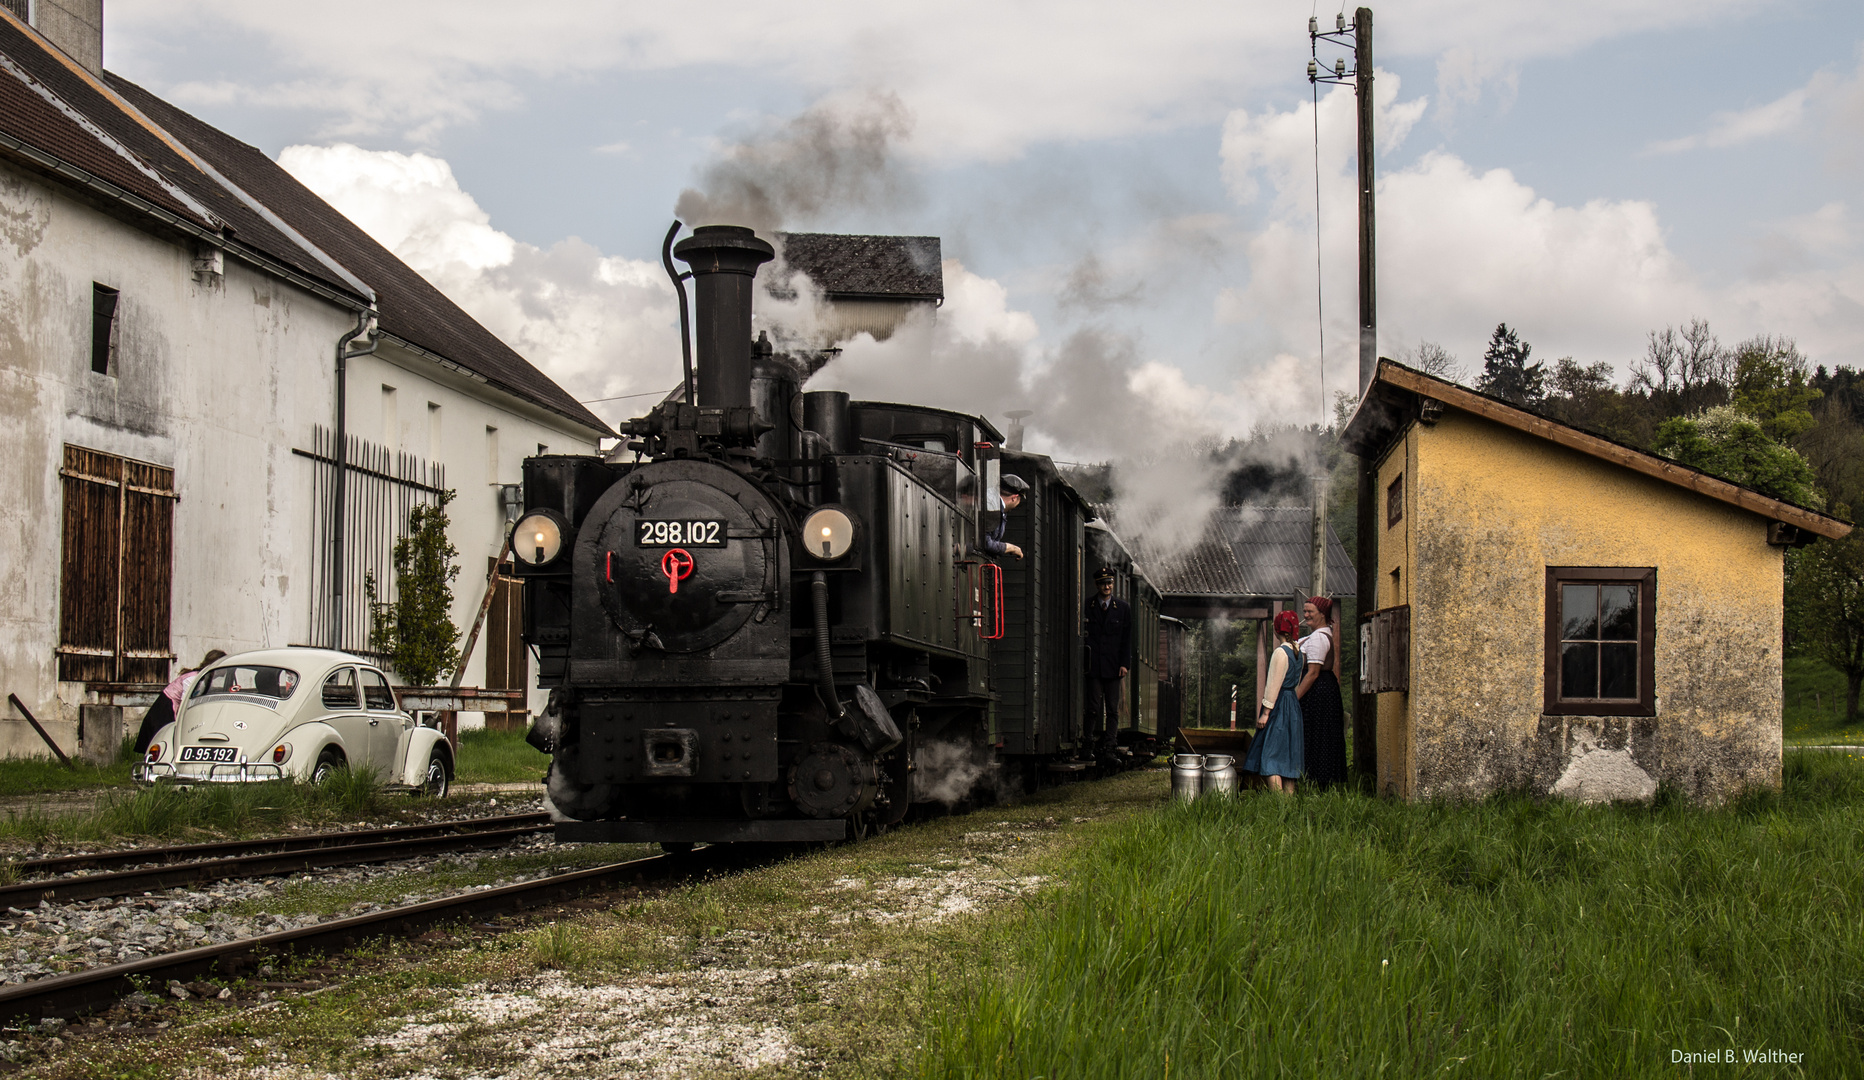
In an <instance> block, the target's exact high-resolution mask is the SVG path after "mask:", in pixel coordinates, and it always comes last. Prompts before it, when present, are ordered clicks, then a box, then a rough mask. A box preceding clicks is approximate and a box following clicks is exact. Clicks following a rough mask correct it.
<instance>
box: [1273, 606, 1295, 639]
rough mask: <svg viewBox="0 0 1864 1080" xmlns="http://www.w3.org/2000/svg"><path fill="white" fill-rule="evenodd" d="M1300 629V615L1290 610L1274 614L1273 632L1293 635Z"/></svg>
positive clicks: (1285, 635)
mask: <svg viewBox="0 0 1864 1080" xmlns="http://www.w3.org/2000/svg"><path fill="white" fill-rule="evenodd" d="M1300 629H1301V617H1300V616H1299V615H1296V614H1295V613H1294V612H1292V611H1284V612H1281V613H1280V614H1278V615H1276V616H1275V632H1276V633H1277V634H1280V635H1282V636H1283V637H1293V636H1294V635H1295V634H1296V633H1297V632H1299V631H1300Z"/></svg>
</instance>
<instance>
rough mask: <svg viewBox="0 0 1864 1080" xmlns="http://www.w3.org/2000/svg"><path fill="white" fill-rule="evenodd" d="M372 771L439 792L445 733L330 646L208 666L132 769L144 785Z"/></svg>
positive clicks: (448, 772)
mask: <svg viewBox="0 0 1864 1080" xmlns="http://www.w3.org/2000/svg"><path fill="white" fill-rule="evenodd" d="M365 764H366V765H370V766H373V767H374V768H375V770H376V772H377V774H378V775H380V776H383V777H385V778H386V783H387V786H388V787H392V788H398V789H401V790H409V791H414V792H417V793H424V794H428V795H433V796H436V797H438V796H442V795H445V794H446V793H447V785H448V783H449V782H450V781H451V779H452V777H453V748H452V746H450V745H449V744H448V743H447V739H446V735H445V734H443V733H442V732H440V731H437V730H435V729H434V728H430V727H425V726H423V725H420V724H417V723H415V721H414V718H413V717H412V716H409V715H408V714H407V713H404V712H402V711H401V710H400V709H399V708H398V707H397V706H396V704H395V693H394V691H393V690H391V689H390V688H389V685H388V678H387V676H385V675H383V674H382V673H381V671H379V670H377V669H376V668H375V667H372V666H371V665H370V664H369V663H368V662H367V661H365V660H362V659H360V658H358V657H355V656H351V655H350V654H348V653H342V652H335V651H333V650H330V649H303V648H294V649H266V650H263V651H260V652H249V653H241V654H239V655H238V656H229V657H226V658H225V659H222V660H220V661H218V662H216V663H215V664H214V665H213V666H212V667H210V668H208V669H207V670H206V671H204V672H202V673H201V674H200V675H199V676H198V677H197V678H196V679H195V680H194V682H193V684H192V685H190V686H189V687H188V694H187V697H186V698H185V699H184V700H183V701H182V705H181V709H180V713H179V716H178V717H177V718H176V720H175V722H174V723H172V724H169V725H168V726H167V727H164V728H163V729H162V730H160V731H158V732H156V734H155V738H154V739H153V740H152V741H151V742H150V743H149V752H148V754H147V755H146V756H145V757H144V759H143V763H142V765H141V766H140V767H139V768H138V770H137V779H139V780H143V781H146V782H155V781H158V780H161V781H171V782H174V783H181V784H196V783H228V782H230V783H239V782H241V781H252V780H280V779H286V778H295V779H298V780H308V781H310V782H311V783H318V782H321V781H322V780H323V779H324V777H326V776H328V775H329V774H330V772H331V770H333V769H338V768H341V767H343V766H345V765H350V766H356V767H360V766H362V765H365Z"/></svg>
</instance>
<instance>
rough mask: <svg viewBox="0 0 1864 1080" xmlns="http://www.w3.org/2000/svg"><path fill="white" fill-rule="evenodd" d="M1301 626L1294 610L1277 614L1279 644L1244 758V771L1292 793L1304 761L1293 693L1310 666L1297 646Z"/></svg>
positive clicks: (1298, 708)
mask: <svg viewBox="0 0 1864 1080" xmlns="http://www.w3.org/2000/svg"><path fill="white" fill-rule="evenodd" d="M1300 629H1301V622H1300V620H1299V619H1298V618H1297V617H1296V616H1295V613H1294V612H1292V611H1284V612H1282V613H1281V614H1279V615H1277V616H1275V636H1276V637H1277V638H1279V639H1280V644H1278V645H1276V646H1275V653H1274V655H1273V656H1272V657H1271V658H1270V660H1269V670H1268V678H1266V679H1264V680H1263V682H1262V700H1261V701H1260V702H1258V703H1257V705H1256V737H1255V740H1254V741H1253V742H1251V743H1250V744H1249V757H1248V758H1246V759H1245V760H1244V761H1243V771H1245V772H1252V773H1257V774H1259V775H1261V776H1263V777H1266V778H1267V779H1268V782H1269V787H1270V788H1271V789H1272V790H1275V791H1282V792H1287V793H1288V794H1290V795H1292V794H1294V782H1295V781H1296V780H1297V779H1299V778H1300V776H1301V772H1302V769H1303V768H1304V765H1305V763H1304V762H1303V760H1302V757H1303V754H1302V745H1303V738H1302V732H1301V699H1300V698H1298V697H1296V696H1295V693H1294V688H1295V687H1296V686H1297V685H1299V684H1300V682H1301V676H1302V674H1303V673H1304V672H1305V670H1306V667H1307V665H1305V664H1303V663H1302V662H1301V654H1300V653H1299V652H1297V651H1296V650H1295V647H1294V636H1295V634H1296V633H1298V632H1299V631H1300Z"/></svg>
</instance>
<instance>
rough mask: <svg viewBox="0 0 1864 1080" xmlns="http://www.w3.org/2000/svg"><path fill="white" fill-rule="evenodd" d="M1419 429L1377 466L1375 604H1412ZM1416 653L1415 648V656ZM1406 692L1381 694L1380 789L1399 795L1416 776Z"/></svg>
mask: <svg viewBox="0 0 1864 1080" xmlns="http://www.w3.org/2000/svg"><path fill="white" fill-rule="evenodd" d="M1416 432H1417V428H1415V427H1413V428H1412V429H1411V431H1410V432H1408V433H1407V434H1406V435H1405V438H1404V440H1403V441H1402V442H1400V443H1398V444H1397V445H1396V446H1394V447H1393V448H1392V449H1391V452H1390V453H1388V454H1386V456H1385V459H1384V460H1383V461H1381V462H1380V463H1379V467H1378V478H1379V479H1378V484H1377V486H1376V488H1375V490H1376V492H1377V495H1378V509H1377V510H1376V511H1375V512H1374V514H1373V521H1374V523H1375V527H1376V528H1377V529H1378V535H1379V561H1378V568H1379V579H1378V580H1379V587H1378V593H1377V596H1378V604H1377V606H1378V607H1380V608H1389V607H1397V606H1399V605H1401V604H1409V603H1410V602H1411V592H1412V588H1413V586H1414V584H1415V583H1416V579H1417V564H1416V560H1415V559H1414V558H1413V556H1414V554H1415V549H1416V545H1415V544H1414V542H1413V537H1412V531H1413V529H1414V528H1415V527H1416V525H1417V517H1416V515H1415V512H1414V511H1415V509H1416V508H1415V500H1414V499H1413V495H1414V493H1415V492H1416V490H1417V479H1416V478H1417V440H1416V438H1415V435H1416ZM1400 480H1402V481H1403V490H1404V517H1403V518H1402V519H1400V520H1399V522H1398V523H1397V524H1396V525H1387V524H1386V520H1387V515H1386V500H1387V499H1388V498H1389V492H1390V489H1391V486H1392V484H1393V483H1395V482H1398V481H1400ZM1413 615H1414V616H1415V611H1414V612H1413ZM1414 629H1415V627H1414ZM1415 640H1416V639H1415V637H1414V638H1413V641H1414V642H1415ZM1414 649H1415V645H1414ZM1415 657H1416V653H1415V651H1414V652H1413V659H1415ZM1416 677H1417V674H1416V668H1415V667H1413V669H1412V678H1413V679H1414V680H1415V679H1416ZM1408 697H1409V696H1408V695H1406V694H1380V695H1379V696H1378V704H1379V707H1378V733H1377V746H1378V755H1379V756H1378V761H1379V766H1378V790H1379V791H1380V792H1381V793H1382V794H1385V795H1391V796H1396V797H1398V798H1409V797H1410V796H1411V795H1412V793H1413V792H1412V784H1413V781H1414V779H1415V778H1416V776H1417V755H1416V752H1415V751H1416V747H1415V745H1414V742H1413V740H1412V738H1411V730H1410V724H1409V711H1408V710H1409V704H1410V703H1409V700H1408Z"/></svg>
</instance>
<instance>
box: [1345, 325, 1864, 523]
mask: <svg viewBox="0 0 1864 1080" xmlns="http://www.w3.org/2000/svg"><path fill="white" fill-rule="evenodd" d="M1426 401H1437V402H1441V403H1442V404H1443V405H1446V406H1449V407H1451V408H1454V409H1460V410H1462V411H1463V412H1466V413H1470V414H1472V415H1475V416H1480V417H1482V418H1483V419H1485V420H1491V421H1494V422H1495V423H1498V424H1502V425H1504V426H1506V427H1511V428H1514V429H1515V430H1516V431H1521V432H1525V433H1526V434H1529V435H1533V436H1535V437H1537V438H1541V439H1545V440H1547V441H1548V442H1551V443H1555V444H1557V445H1559V446H1564V447H1566V448H1567V449H1569V450H1577V451H1579V452H1580V453H1582V454H1586V455H1589V456H1591V457H1595V458H1598V459H1599V460H1601V461H1607V462H1610V463H1611V464H1613V465H1617V466H1619V467H1621V468H1625V469H1629V470H1631V471H1632V472H1637V473H1642V474H1644V475H1645V476H1649V477H1653V478H1655V479H1657V480H1662V481H1663V482H1665V483H1667V484H1675V485H1676V486H1677V487H1680V488H1684V489H1686V490H1689V491H1693V492H1695V493H1696V494H1698V495H1704V496H1707V497H1708V498H1711V499H1715V500H1717V501H1719V502H1725V503H1728V504H1729V505H1731V506H1738V507H1740V508H1741V509H1743V510H1747V511H1750V512H1752V513H1755V514H1758V515H1760V516H1761V517H1764V518H1769V519H1771V520H1774V521H1782V522H1785V523H1786V524H1788V525H1792V526H1795V527H1796V528H1800V529H1804V530H1806V531H1807V532H1810V533H1813V534H1815V535H1817V536H1825V537H1830V538H1833V539H1836V538H1838V537H1841V536H1844V535H1846V534H1847V533H1849V532H1850V531H1851V526H1850V525H1849V524H1848V523H1846V522H1844V521H1840V520H1839V519H1838V518H1835V517H1832V516H1831V515H1829V514H1822V513H1820V512H1819V511H1817V510H1809V509H1807V508H1806V507H1803V506H1796V505H1794V504H1793V503H1790V502H1787V501H1786V500H1784V499H1777V498H1774V497H1773V496H1771V495H1767V494H1763V493H1762V492H1759V491H1756V490H1754V489H1753V488H1750V487H1743V486H1742V485H1740V484H1736V483H1733V482H1731V481H1728V480H1723V479H1722V478H1721V477H1718V476H1712V475H1710V474H1709V473H1706V472H1703V471H1702V470H1701V469H1696V468H1691V467H1690V466H1688V465H1681V464H1678V463H1677V462H1674V461H1671V460H1670V459H1668V458H1665V457H1660V456H1658V455H1656V454H1653V453H1651V452H1650V451H1648V450H1640V449H1638V448H1637V447H1634V446H1627V445H1625V444H1624V443H1621V442H1618V441H1616V440H1613V439H1608V438H1606V437H1605V436H1603V435H1595V434H1593V433H1592V432H1590V431H1582V430H1580V429H1579V428H1576V427H1573V426H1572V425H1570V424H1563V423H1561V422H1560V421H1558V420H1554V419H1552V418H1550V417H1546V416H1542V415H1541V414H1540V413H1537V412H1534V411H1533V410H1531V409H1524V408H1522V407H1520V406H1519V405H1514V404H1510V403H1509V402H1506V401H1503V400H1502V399H1500V398H1497V397H1492V396H1490V395H1488V394H1484V393H1481V392H1479V391H1476V390H1471V389H1470V388H1468V387H1467V386H1458V385H1457V384H1455V383H1452V382H1446V381H1444V380H1442V379H1439V378H1436V377H1435V376H1431V375H1426V374H1424V373H1423V372H1421V371H1418V370H1415V369H1413V368H1408V367H1405V366H1404V365H1403V364H1399V363H1396V362H1394V361H1391V360H1385V359H1380V360H1379V366H1378V370H1377V373H1376V374H1375V375H1374V376H1373V380H1372V386H1371V387H1370V389H1369V390H1368V392H1367V393H1366V395H1365V397H1364V399H1363V400H1361V401H1360V403H1359V408H1358V409H1356V410H1355V411H1354V412H1353V418H1352V420H1350V421H1349V422H1348V423H1347V425H1346V431H1345V432H1344V434H1343V437H1342V442H1344V443H1345V445H1346V448H1347V449H1348V450H1349V451H1351V452H1352V453H1354V454H1357V455H1359V456H1361V457H1366V456H1369V455H1375V454H1379V453H1382V452H1383V451H1384V449H1385V448H1386V447H1387V446H1389V445H1390V444H1391V442H1392V440H1393V439H1395V438H1397V437H1398V435H1400V434H1402V433H1403V432H1404V431H1405V429H1406V428H1407V427H1408V426H1409V425H1410V423H1411V421H1412V420H1413V419H1415V418H1417V417H1418V416H1419V413H1420V410H1421V408H1422V407H1423V405H1424V403H1425V402H1426Z"/></svg>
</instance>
